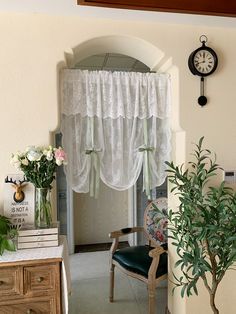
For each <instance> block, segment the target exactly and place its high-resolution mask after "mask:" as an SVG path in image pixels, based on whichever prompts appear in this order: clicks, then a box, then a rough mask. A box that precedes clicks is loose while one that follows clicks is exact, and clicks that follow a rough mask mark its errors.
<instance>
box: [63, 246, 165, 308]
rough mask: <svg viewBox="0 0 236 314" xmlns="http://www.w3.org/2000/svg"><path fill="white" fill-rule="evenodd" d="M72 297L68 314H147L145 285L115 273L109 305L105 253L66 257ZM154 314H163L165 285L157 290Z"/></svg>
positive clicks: (107, 260) (107, 257)
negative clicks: (68, 262) (113, 299)
mask: <svg viewBox="0 0 236 314" xmlns="http://www.w3.org/2000/svg"><path fill="white" fill-rule="evenodd" d="M70 265H71V277H72V295H71V297H70V300H69V314H147V310H148V299H147V288H146V285H145V284H144V283H142V282H140V281H138V280H135V279H132V278H128V277H127V276H126V275H124V274H123V273H121V272H119V270H116V274H115V302H114V303H110V302H109V252H108V251H103V252H93V253H91V252H89V253H79V254H74V255H71V256H70ZM156 299H157V312H156V314H165V309H166V304H167V283H166V281H164V282H163V283H162V284H161V285H160V287H159V288H157V294H156Z"/></svg>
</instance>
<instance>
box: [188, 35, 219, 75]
mask: <svg viewBox="0 0 236 314" xmlns="http://www.w3.org/2000/svg"><path fill="white" fill-rule="evenodd" d="M206 41H207V39H206V36H204V35H202V36H201V37H200V42H201V43H202V46H201V47H200V48H198V49H196V50H194V51H193V52H192V53H191V54H190V56H189V59H188V66H189V69H190V71H191V72H192V73H193V74H194V75H198V76H201V77H203V76H208V75H210V74H212V73H213V72H215V70H216V68H217V65H218V58H217V54H216V53H215V51H214V50H213V49H212V48H209V47H207V46H206Z"/></svg>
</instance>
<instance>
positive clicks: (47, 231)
mask: <svg viewBox="0 0 236 314" xmlns="http://www.w3.org/2000/svg"><path fill="white" fill-rule="evenodd" d="M44 234H45V235H46V234H58V228H47V229H32V230H19V231H18V236H21V237H23V236H31V235H32V236H33V235H44Z"/></svg>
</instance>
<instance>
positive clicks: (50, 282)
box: [24, 264, 57, 295]
mask: <svg viewBox="0 0 236 314" xmlns="http://www.w3.org/2000/svg"><path fill="white" fill-rule="evenodd" d="M56 270H57V265H56V264H46V265H34V266H26V267H24V294H26V295H31V294H34V293H35V292H42V293H44V294H46V295H47V292H50V291H54V290H55V287H56V275H57V272H56Z"/></svg>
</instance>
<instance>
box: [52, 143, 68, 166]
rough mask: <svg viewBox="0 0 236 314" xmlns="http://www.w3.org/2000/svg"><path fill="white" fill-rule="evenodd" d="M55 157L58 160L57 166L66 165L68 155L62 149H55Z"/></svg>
mask: <svg viewBox="0 0 236 314" xmlns="http://www.w3.org/2000/svg"><path fill="white" fill-rule="evenodd" d="M54 156H55V158H56V164H57V165H58V166H61V165H62V164H66V153H65V152H64V150H63V149H62V148H61V147H59V148H56V149H55V151H54Z"/></svg>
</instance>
